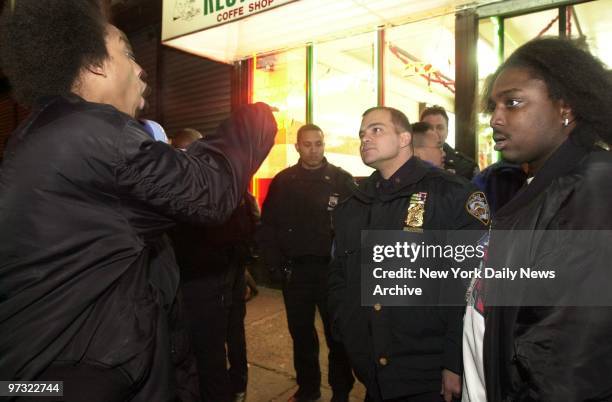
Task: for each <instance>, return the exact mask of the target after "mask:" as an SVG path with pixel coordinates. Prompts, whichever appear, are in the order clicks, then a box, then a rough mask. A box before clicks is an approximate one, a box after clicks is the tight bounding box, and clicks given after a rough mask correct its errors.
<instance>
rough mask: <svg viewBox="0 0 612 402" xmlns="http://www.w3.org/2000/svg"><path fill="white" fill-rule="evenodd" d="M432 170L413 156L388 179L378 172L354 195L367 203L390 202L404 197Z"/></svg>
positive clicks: (364, 182) (363, 183)
mask: <svg viewBox="0 0 612 402" xmlns="http://www.w3.org/2000/svg"><path fill="white" fill-rule="evenodd" d="M432 169H434V167H432V166H430V165H428V164H426V163H425V162H423V161H422V160H420V159H419V158H417V157H415V156H413V157H412V158H410V159H408V161H406V163H404V164H403V165H402V166H401V167H400V168H399V169H397V171H396V172H395V173H393V174H392V175H391V177H389V178H388V179H384V178H383V177H382V176H381V175H380V173H379V172H378V171H375V172H374V173H372V175H370V177H369V178H368V179H367V180H364V181H363V182H362V183H361V184H360V186H359V187H358V188H356V189H355V190H354V195H355V197H356V198H358V199H360V200H361V201H363V202H367V203H370V202H372V200H374V199H375V198H379V199H381V200H390V199H393V198H396V197H397V196H399V195H402V194H403V191H404V190H405V189H406V188H407V187H409V186H411V185H413V184H415V183H418V182H419V181H421V179H423V177H425V175H426V174H427V172H428V171H430V170H432Z"/></svg>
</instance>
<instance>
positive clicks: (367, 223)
mask: <svg viewBox="0 0 612 402" xmlns="http://www.w3.org/2000/svg"><path fill="white" fill-rule="evenodd" d="M410 130H411V128H410V123H409V122H408V119H407V118H406V116H405V115H404V114H403V113H402V112H400V111H398V110H396V109H393V108H388V107H375V108H372V109H369V110H368V111H366V112H365V113H364V115H363V120H362V123H361V129H360V132H359V136H360V138H361V149H360V150H361V158H362V160H363V162H364V163H365V164H367V165H369V166H371V167H373V168H375V169H376V172H374V173H373V174H372V175H371V176H370V177H369V178H368V179H367V180H365V181H364V182H362V183H361V185H360V186H359V188H358V189H356V190H355V191H354V192H353V194H352V196H351V197H350V198H349V199H348V200H346V201H345V202H343V203H341V204H340V205H339V206H338V208H337V209H336V211H335V213H334V224H335V227H336V238H335V248H334V255H333V258H334V259H333V261H332V263H331V266H332V268H331V272H330V278H329V298H330V316H331V318H332V320H333V321H332V322H333V330H334V334H335V335H337V336H338V337H339V338H340V339H341V340H342V342H343V343H344V345H345V347H346V349H347V353H348V354H349V357H350V360H351V364H352V366H353V369H354V370H355V373H356V374H357V377H358V378H359V379H360V380H361V381H362V382H363V383H364V384H365V385H366V388H367V391H368V395H367V399H366V400H367V401H376V402H380V401H394V402H395V401H398V402H399V401H401V402H408V401H410V402H416V401H418V402H421V401H427V402H433V401H441V400H442V398H444V400H445V401H447V402H449V401H450V400H451V399H452V398H453V397H459V395H460V393H461V377H460V376H461V328H462V313H463V310H462V308H461V307H438V306H432V307H388V306H383V305H382V304H375V305H374V306H373V307H365V306H363V307H362V306H361V284H362V280H363V279H362V278H361V273H360V272H361V268H360V264H361V252H360V251H359V250H360V244H361V243H360V242H361V234H362V230H369V229H376V230H402V228H404V227H406V226H410V228H411V229H413V230H415V231H428V230H460V229H467V230H474V229H475V231H474V232H473V233H474V237H475V238H478V236H480V234H481V232H482V229H484V228H485V225H486V224H487V223H488V219H489V217H488V210H487V204H486V199H485V197H484V195H483V194H482V193H481V192H478V191H475V187H474V186H472V185H471V184H470V183H467V182H466V181H465V180H464V179H462V178H459V177H457V176H455V175H452V174H449V173H447V172H445V171H444V170H441V169H437V168H435V167H433V166H431V165H429V164H426V163H424V162H422V161H421V160H420V159H418V158H415V157H413V155H414V153H413V150H412V136H411V133H410ZM477 206H478V207H477ZM411 211H412V212H411ZM415 211H420V212H416V213H413V212H415ZM441 390H442V391H441Z"/></svg>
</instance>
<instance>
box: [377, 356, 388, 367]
mask: <svg viewBox="0 0 612 402" xmlns="http://www.w3.org/2000/svg"><path fill="white" fill-rule="evenodd" d="M378 363H380V365H381V366H386V365H387V364H389V361H388V360H387V358H386V357H381V358H380V359H378Z"/></svg>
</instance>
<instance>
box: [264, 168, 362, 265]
mask: <svg viewBox="0 0 612 402" xmlns="http://www.w3.org/2000/svg"><path fill="white" fill-rule="evenodd" d="M353 187H354V182H353V177H352V176H351V175H350V174H349V173H348V172H346V171H345V170H343V169H341V168H339V167H336V166H334V165H332V164H331V163H328V162H327V160H324V161H323V166H322V167H320V168H319V169H314V170H309V169H304V168H303V167H302V166H301V165H300V163H299V162H298V163H297V164H296V165H294V166H291V167H289V168H287V169H285V170H283V171H281V172H280V173H278V174H277V175H276V177H274V180H272V184H270V189H269V191H268V195H267V196H266V200H265V202H264V204H263V208H262V215H261V221H262V227H261V229H260V231H259V233H258V236H257V237H258V242H259V245H260V248H261V250H262V253H263V256H264V261H265V263H266V265H267V266H268V268H270V269H274V268H279V267H280V265H282V264H284V263H286V262H287V261H288V260H290V259H291V258H293V257H300V256H306V255H311V256H319V257H329V254H330V250H331V242H332V226H331V211H332V210H333V208H334V207H335V205H336V204H337V203H338V202H339V200H341V199H344V198H346V197H347V196H348V195H349V193H350V191H351V189H352V188H353Z"/></svg>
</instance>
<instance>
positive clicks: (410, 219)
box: [404, 192, 427, 232]
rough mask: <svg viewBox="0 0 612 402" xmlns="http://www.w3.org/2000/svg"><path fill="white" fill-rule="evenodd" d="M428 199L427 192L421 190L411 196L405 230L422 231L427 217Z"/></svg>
mask: <svg viewBox="0 0 612 402" xmlns="http://www.w3.org/2000/svg"><path fill="white" fill-rule="evenodd" d="M426 200H427V193H425V192H420V193H414V194H412V196H410V204H409V205H408V209H407V210H406V219H405V220H404V223H405V224H406V226H404V230H405V231H409V232H422V231H423V229H422V227H423V221H424V218H425V201H426Z"/></svg>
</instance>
